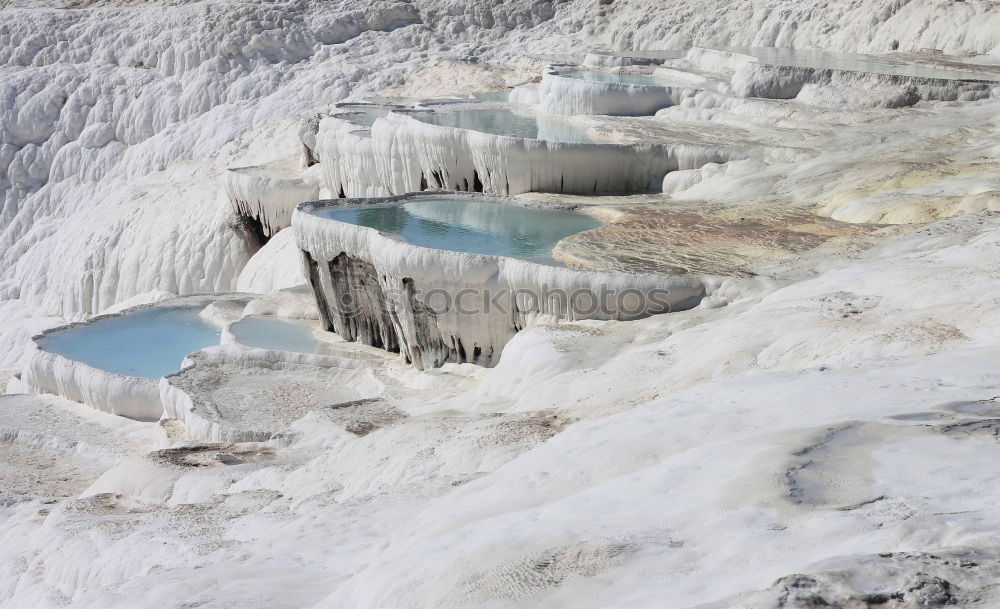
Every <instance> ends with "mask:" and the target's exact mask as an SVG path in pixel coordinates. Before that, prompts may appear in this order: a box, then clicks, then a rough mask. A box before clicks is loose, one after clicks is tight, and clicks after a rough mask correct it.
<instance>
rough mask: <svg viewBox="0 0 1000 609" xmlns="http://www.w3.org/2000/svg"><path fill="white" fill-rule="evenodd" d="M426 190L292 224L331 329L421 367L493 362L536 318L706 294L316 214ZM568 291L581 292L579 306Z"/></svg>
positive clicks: (634, 312) (614, 315)
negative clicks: (456, 247)
mask: <svg viewBox="0 0 1000 609" xmlns="http://www.w3.org/2000/svg"><path fill="white" fill-rule="evenodd" d="M428 194H431V193H428ZM443 194H444V196H453V197H457V198H475V197H482V195H475V194H466V193H443ZM419 196H421V195H420V194H410V195H406V196H399V197H386V198H369V199H348V200H343V199H342V200H332V201H314V202H308V203H303V204H301V205H299V207H298V208H297V209H296V211H295V214H294V215H293V216H292V226H293V228H294V231H295V237H296V241H297V243H298V246H299V248H300V249H301V250H302V251H303V258H304V263H305V265H306V273H307V275H308V277H309V281H310V284H311V285H312V287H313V291H314V294H315V296H316V302H317V306H318V308H319V311H320V317H321V320H322V323H323V325H324V327H325V328H326V329H328V330H331V331H334V332H337V333H338V334H340V335H341V336H342V337H343V338H344V339H346V340H350V341H358V342H362V343H365V344H368V345H373V346H376V347H380V348H383V349H386V350H389V351H393V352H400V353H401V354H402V355H403V356H404V357H405V359H406V360H407V361H408V362H410V363H413V364H414V365H415V366H416V367H418V368H420V369H426V368H434V367H438V366H441V365H443V364H445V363H448V362H457V363H464V362H471V363H475V364H480V365H484V366H490V365H493V364H495V363H496V362H497V361H498V360H499V357H500V353H501V351H502V350H503V347H504V345H505V344H506V343H507V342H508V341H509V340H510V339H511V337H513V335H514V334H515V333H516V332H518V331H519V330H521V329H523V328H526V327H529V326H532V325H534V324H536V323H540V322H553V321H576V320H582V319H597V320H615V319H622V320H626V319H638V318H641V317H646V316H648V315H652V314H656V313H665V312H668V311H670V310H674V309H679V308H685V307H689V306H692V305H693V304H695V303H697V302H698V301H700V299H701V298H702V297H703V296H704V295H705V294H706V292H707V291H708V288H707V285H709V284H710V280H709V279H708V278H702V277H695V276H667V275H657V274H625V273H613V272H605V271H596V270H578V269H571V268H564V267H556V266H547V265H542V264H537V263H533V262H528V261H524V260H517V259H513V258H505V257H500V256H488V255H482V254H467V253H461V252H454V251H445V250H438V249H431V248H426V247H418V246H414V245H410V244H408V243H405V242H403V241H400V240H399V239H398V238H395V237H393V236H389V235H386V234H383V233H381V232H379V231H377V230H374V229H371V228H367V227H362V226H357V225H354V224H348V223H344V222H339V221H336V220H331V219H325V218H321V217H319V216H316V215H314V214H313V213H312V212H313V211H315V210H316V209H319V208H322V207H330V206H344V205H392V204H398V203H399V202H401V201H405V200H407V199H410V198H414V197H419ZM431 196H434V197H441V196H442V193H441V192H435V193H433V194H432V195H431ZM487 198H490V199H493V200H497V198H496V197H487ZM498 204H516V203H515V202H513V201H512V200H503V199H499V200H498ZM568 295H572V296H575V297H576V299H575V300H574V301H573V302H575V303H576V304H575V305H574V306H570V298H569V296H568ZM601 295H604V296H601ZM592 297H598V298H600V300H601V301H603V302H604V304H603V305H602V306H598V307H594V306H591V304H592V303H591V302H590V301H586V300H585V299H586V298H592ZM618 299H621V302H616V301H617V300H618Z"/></svg>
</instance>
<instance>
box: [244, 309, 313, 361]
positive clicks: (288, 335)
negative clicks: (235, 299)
mask: <svg viewBox="0 0 1000 609" xmlns="http://www.w3.org/2000/svg"><path fill="white" fill-rule="evenodd" d="M314 329H316V325H315V324H310V323H307V322H300V321H293V320H287V319H279V318H276V317H245V318H243V319H241V320H240V321H238V322H236V323H234V324H233V325H232V326H230V327H229V330H230V332H232V333H233V336H235V337H236V340H237V341H239V342H240V344H243V345H246V346H248V347H258V348H261V349H277V350H279V351H295V352H297V353H320V354H328V353H332V349H330V346H329V344H328V343H325V342H323V341H320V340H317V339H316V338H315V337H314V336H313V330H314Z"/></svg>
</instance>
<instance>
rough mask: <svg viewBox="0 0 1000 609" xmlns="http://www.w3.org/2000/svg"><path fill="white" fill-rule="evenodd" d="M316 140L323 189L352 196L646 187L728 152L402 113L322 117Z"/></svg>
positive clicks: (724, 157) (722, 159)
mask: <svg viewBox="0 0 1000 609" xmlns="http://www.w3.org/2000/svg"><path fill="white" fill-rule="evenodd" d="M449 110H450V108H442V109H440V110H437V111H441V112H448V111H449ZM316 144H317V151H318V154H319V156H320V158H321V159H322V166H323V178H324V185H325V186H326V188H327V190H328V191H329V192H330V193H331V194H333V195H335V196H340V197H351V198H358V197H382V196H390V195H400V194H405V193H409V192H420V191H423V190H428V189H436V188H437V189H446V190H455V191H462V192H485V193H492V194H502V195H516V194H521V193H525V192H562V193H574V194H593V193H601V192H645V191H649V190H654V189H656V190H658V188H659V184H660V183H661V182H662V181H663V176H664V175H666V174H667V173H668V172H670V171H676V170H678V169H697V168H699V167H701V166H702V165H704V164H706V163H724V162H727V161H729V160H730V156H731V154H732V153H731V151H728V150H725V149H722V148H719V147H711V146H705V147H697V146H691V145H690V144H684V143H680V142H678V143H658V144H613V143H607V144H605V143H566V142H554V141H547V140H543V139H527V138H520V137H510V136H501V135H492V134H488V133H482V132H479V131H472V130H469V129H460V128H454V127H443V126H440V125H432V124H429V123H426V122H422V121H420V120H418V119H417V118H415V117H414V116H410V115H408V114H402V113H399V112H391V113H389V114H388V115H387V116H385V117H382V118H379V119H377V120H376V121H375V124H374V125H373V126H372V127H371V129H365V128H362V127H358V126H357V125H354V124H351V123H349V122H348V121H346V120H344V119H341V118H336V117H326V118H324V119H323V120H322V121H321V122H320V127H319V134H318V135H317V138H316Z"/></svg>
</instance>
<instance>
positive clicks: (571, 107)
mask: <svg viewBox="0 0 1000 609" xmlns="http://www.w3.org/2000/svg"><path fill="white" fill-rule="evenodd" d="M696 92H697V90H696V89H693V88H689V87H671V86H658V85H638V84H627V83H614V82H598V81H594V80H584V79H581V78H568V77H565V76H560V75H559V74H558V73H556V72H547V73H546V74H545V75H544V76H543V77H542V83H541V85H540V86H539V89H538V99H539V104H540V105H541V107H542V109H543V110H544V111H546V112H548V113H549V114H565V115H569V116H573V115H579V114H605V115H611V116H642V115H648V114H655V113H656V111H657V110H660V109H662V108H666V107H669V106H676V105H677V104H679V103H681V102H682V101H683V100H684V99H685V98H687V97H691V96H693V95H694V94H695V93H696Z"/></svg>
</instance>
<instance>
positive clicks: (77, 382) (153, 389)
mask: <svg viewBox="0 0 1000 609" xmlns="http://www.w3.org/2000/svg"><path fill="white" fill-rule="evenodd" d="M25 362H26V363H25V365H24V368H23V369H22V371H21V384H20V386H19V388H18V389H19V391H30V392H31V393H52V394H55V395H58V396H62V397H64V398H66V399H68V400H73V401H74V402H80V403H81V404H86V405H87V406H90V407H92V408H96V409H98V410H103V411H104V412H109V413H111V414H116V415H120V416H123V417H130V418H134V419H142V420H156V419H158V418H160V415H161V414H163V406H162V404H161V402H160V393H159V389H158V388H157V380H156V379H149V378H140V377H134V376H124V375H121V374H115V373H112V372H106V371H104V370H99V369H97V368H94V367H92V366H88V365H87V364H84V363H83V362H79V361H76V360H72V359H69V358H67V357H63V356H62V355H57V354H55V353H49V352H48V351H43V350H42V349H41V348H39V346H38V344H37V343H34V342H33V343H32V345H31V346H30V347H29V348H28V353H27V355H26V357H25Z"/></svg>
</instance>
